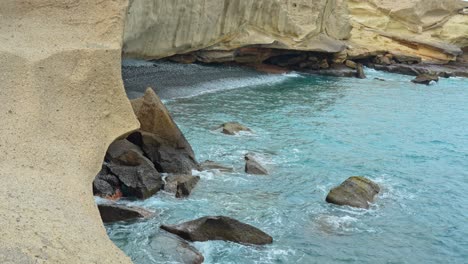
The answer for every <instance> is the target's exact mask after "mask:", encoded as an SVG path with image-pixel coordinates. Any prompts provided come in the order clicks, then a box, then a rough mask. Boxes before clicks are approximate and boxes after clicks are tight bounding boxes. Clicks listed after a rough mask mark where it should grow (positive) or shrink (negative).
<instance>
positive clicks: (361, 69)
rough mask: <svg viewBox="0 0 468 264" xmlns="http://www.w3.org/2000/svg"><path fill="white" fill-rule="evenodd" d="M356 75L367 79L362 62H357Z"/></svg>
mask: <svg viewBox="0 0 468 264" xmlns="http://www.w3.org/2000/svg"><path fill="white" fill-rule="evenodd" d="M356 77H357V78H359V79H365V78H366V74H365V73H364V66H362V64H361V63H358V64H356Z"/></svg>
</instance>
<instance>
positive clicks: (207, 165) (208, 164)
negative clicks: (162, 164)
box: [199, 160, 234, 172]
mask: <svg viewBox="0 0 468 264" xmlns="http://www.w3.org/2000/svg"><path fill="white" fill-rule="evenodd" d="M199 167H200V170H202V171H206V170H219V171H220V172H233V171H234V168H233V167H229V166H224V165H221V164H218V163H216V162H214V161H212V160H205V161H204V162H202V163H200V165H199Z"/></svg>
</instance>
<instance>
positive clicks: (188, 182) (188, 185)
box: [164, 175, 200, 198]
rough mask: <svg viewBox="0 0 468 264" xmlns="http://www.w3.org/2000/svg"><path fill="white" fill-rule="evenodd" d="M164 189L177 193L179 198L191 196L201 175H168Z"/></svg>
mask: <svg viewBox="0 0 468 264" xmlns="http://www.w3.org/2000/svg"><path fill="white" fill-rule="evenodd" d="M165 180H166V184H165V185H164V190H165V191H167V192H172V193H175V196H176V197H177V198H182V197H186V196H189V195H190V193H191V192H192V190H193V188H195V185H197V183H198V181H199V180H200V176H192V175H170V176H167V177H166V179H165Z"/></svg>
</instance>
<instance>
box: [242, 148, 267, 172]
mask: <svg viewBox="0 0 468 264" xmlns="http://www.w3.org/2000/svg"><path fill="white" fill-rule="evenodd" d="M244 159H245V172H246V173H248V174H257V175H267V174H268V170H267V169H265V168H264V167H263V166H262V165H261V164H260V162H258V161H257V159H256V158H255V155H254V154H252V153H247V154H246V155H245V157H244Z"/></svg>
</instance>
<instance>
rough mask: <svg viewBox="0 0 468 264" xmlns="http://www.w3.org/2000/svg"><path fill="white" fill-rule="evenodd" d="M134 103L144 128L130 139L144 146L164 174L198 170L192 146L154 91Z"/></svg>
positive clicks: (148, 90) (148, 92)
mask: <svg viewBox="0 0 468 264" xmlns="http://www.w3.org/2000/svg"><path fill="white" fill-rule="evenodd" d="M131 103H132V107H133V110H134V112H135V115H136V116H137V118H138V120H139V121H140V124H141V128H140V130H139V131H137V132H135V133H133V134H132V135H130V136H129V137H128V138H127V139H128V140H129V141H131V142H132V143H134V144H136V145H138V146H140V147H141V148H142V149H143V152H144V154H145V155H146V156H147V157H148V158H149V159H150V160H151V161H152V162H153V163H154V165H155V166H156V168H157V169H158V170H159V171H160V172H167V173H179V174H190V173H191V170H192V169H196V168H197V167H198V163H197V161H196V159H195V154H194V152H193V150H192V147H191V146H190V144H189V143H188V141H187V140H186V139H185V137H184V135H183V134H182V132H181V131H180V129H179V127H178V126H177V124H176V123H175V122H174V120H173V119H172V117H171V115H170V114H169V111H168V110H167V108H166V107H165V106H164V104H163V103H162V102H161V100H160V99H159V97H158V96H157V95H156V94H155V93H154V91H153V89H151V88H148V89H147V90H146V92H145V95H144V96H143V97H142V98H138V99H134V100H132V101H131Z"/></svg>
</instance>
